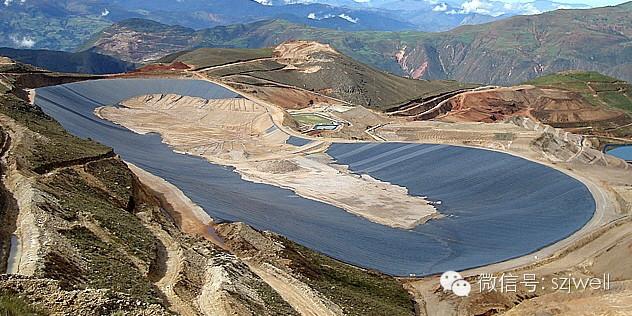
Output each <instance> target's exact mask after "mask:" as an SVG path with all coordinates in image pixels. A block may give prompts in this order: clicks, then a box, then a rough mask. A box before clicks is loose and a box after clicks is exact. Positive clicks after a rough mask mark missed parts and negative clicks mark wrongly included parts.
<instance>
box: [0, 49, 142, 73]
mask: <svg viewBox="0 0 632 316" xmlns="http://www.w3.org/2000/svg"><path fill="white" fill-rule="evenodd" d="M0 56H6V57H9V58H11V59H13V60H16V61H19V62H22V63H26V64H30V65H34V66H37V67H40V68H43V69H48V70H50V71H56V72H66V73H83V74H113V73H123V72H127V71H130V70H133V69H134V68H135V66H134V64H133V63H130V62H125V61H122V60H118V59H116V58H114V57H110V56H105V55H101V54H97V53H92V52H80V53H68V52H61V51H50V50H36V49H13V48H0Z"/></svg>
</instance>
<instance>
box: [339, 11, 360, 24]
mask: <svg viewBox="0 0 632 316" xmlns="http://www.w3.org/2000/svg"><path fill="white" fill-rule="evenodd" d="M338 17H339V18H341V19H345V20H347V21H349V22H351V23H358V19H354V18H352V17H350V16H348V15H346V14H344V13H341V14H339V15H338Z"/></svg>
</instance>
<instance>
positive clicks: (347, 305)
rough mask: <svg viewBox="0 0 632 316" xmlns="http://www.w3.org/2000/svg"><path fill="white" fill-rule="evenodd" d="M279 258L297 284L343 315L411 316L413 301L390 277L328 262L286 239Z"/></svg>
mask: <svg viewBox="0 0 632 316" xmlns="http://www.w3.org/2000/svg"><path fill="white" fill-rule="evenodd" d="M275 238H277V239H278V241H279V242H281V243H283V244H284V245H285V250H284V252H283V257H284V258H287V259H290V260H291V264H290V267H291V268H292V270H293V271H295V272H297V274H298V276H299V277H300V279H301V281H303V282H305V283H306V284H308V285H309V286H310V287H312V288H314V289H315V290H317V291H318V292H320V293H321V294H323V295H325V296H326V297H327V298H328V299H330V300H331V301H332V302H334V303H336V304H338V305H339V306H340V307H341V308H343V310H344V312H345V315H358V316H367V315H389V316H396V315H414V314H415V307H414V303H413V300H412V298H411V296H410V294H409V293H408V292H406V290H405V289H404V288H403V286H402V284H401V283H400V282H399V281H397V280H396V279H395V278H393V277H391V276H387V275H384V274H381V273H378V272H373V271H367V270H363V269H359V268H356V267H353V266H351V265H348V264H345V263H342V262H340V261H337V260H334V259H331V258H329V257H327V256H325V255H322V254H319V253H316V252H314V251H313V250H310V249H308V248H306V247H303V246H300V245H298V244H296V243H294V242H291V241H289V240H288V239H286V238H284V237H280V236H275Z"/></svg>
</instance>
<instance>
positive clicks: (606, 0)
mask: <svg viewBox="0 0 632 316" xmlns="http://www.w3.org/2000/svg"><path fill="white" fill-rule="evenodd" d="M501 1H503V2H511V3H516V2H528V1H524V0H501ZM553 1H554V2H560V3H578V4H587V5H590V6H594V7H603V6H607V5H616V4H621V3H624V2H628V1H626V0H577V1H574V0H553Z"/></svg>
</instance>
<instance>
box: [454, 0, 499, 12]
mask: <svg viewBox="0 0 632 316" xmlns="http://www.w3.org/2000/svg"><path fill="white" fill-rule="evenodd" d="M493 8H494V5H492V4H491V3H489V2H487V1H484V0H483V1H481V0H468V1H465V2H463V4H461V12H460V13H464V14H467V13H478V14H487V15H491V14H492V9H493Z"/></svg>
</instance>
